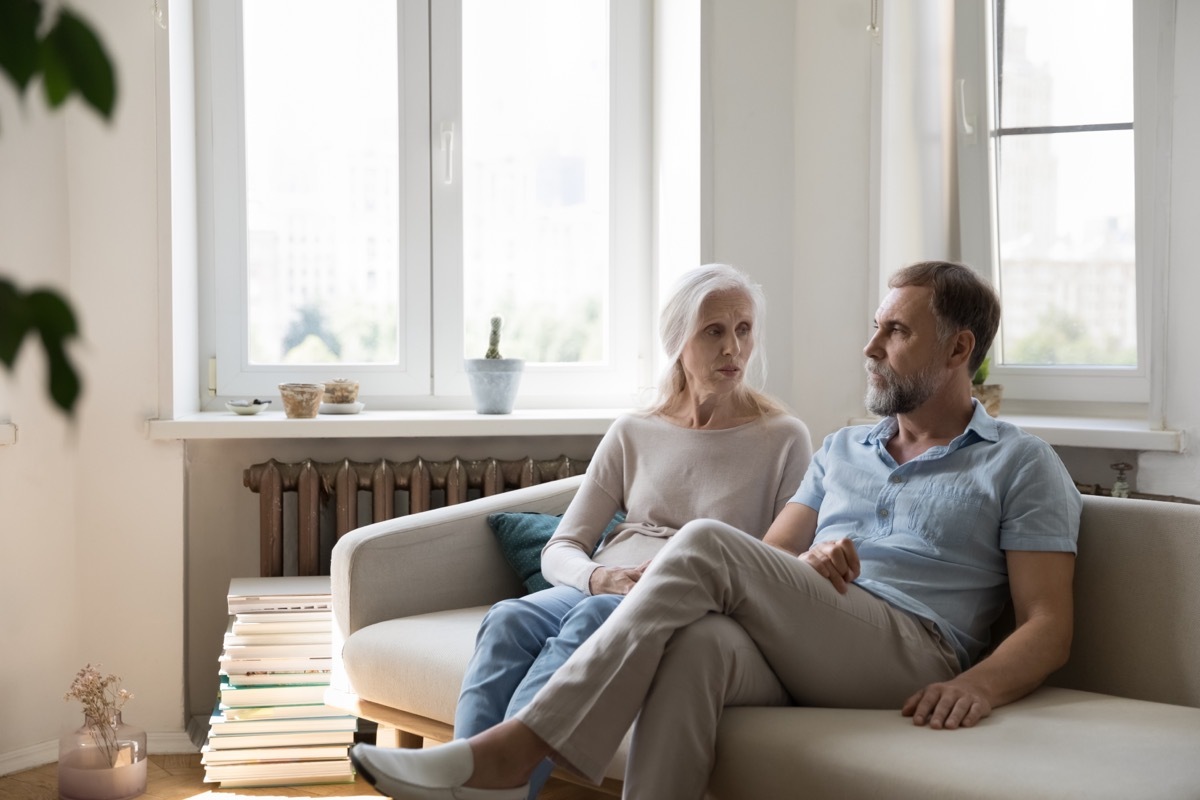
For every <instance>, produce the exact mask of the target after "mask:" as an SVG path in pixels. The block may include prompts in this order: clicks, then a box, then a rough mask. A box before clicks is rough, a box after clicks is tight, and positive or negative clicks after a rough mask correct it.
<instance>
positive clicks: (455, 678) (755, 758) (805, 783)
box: [328, 478, 1200, 800]
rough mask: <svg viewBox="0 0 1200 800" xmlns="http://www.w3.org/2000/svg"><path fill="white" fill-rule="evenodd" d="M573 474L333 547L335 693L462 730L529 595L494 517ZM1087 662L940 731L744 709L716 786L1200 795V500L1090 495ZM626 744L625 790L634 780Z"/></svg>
mask: <svg viewBox="0 0 1200 800" xmlns="http://www.w3.org/2000/svg"><path fill="white" fill-rule="evenodd" d="M580 480H581V479H580V478H568V479H565V480H561V481H556V482H554V483H548V484H543V485H540V486H535V487H531V488H529V489H521V490H518V491H513V492H509V493H507V494H503V495H497V496H494V497H489V498H483V499H480V500H474V501H471V502H469V503H465V504H462V505H458V506H451V507H447V508H443V509H438V510H435V511H428V512H425V513H422V514H417V515H413V516H409V517H402V518H398V519H395V520H391V521H387V522H381V523H377V524H374V525H369V526H366V527H364V528H360V529H358V530H356V531H353V532H351V533H349V534H347V535H346V536H345V537H344V538H343V539H342V540H341V541H340V542H339V543H338V544H337V546H336V547H335V549H334V553H333V567H332V571H333V596H334V606H335V620H336V622H335V642H334V656H335V659H336V660H337V662H338V664H337V670H336V673H335V678H334V682H333V686H332V687H331V689H330V693H329V697H328V699H329V701H330V702H331V703H332V704H334V705H339V706H342V707H345V708H350V709H353V710H354V711H355V713H357V714H359V715H360V716H363V717H366V718H369V719H373V720H375V721H377V722H379V723H381V725H380V740H381V741H382V742H384V743H387V744H396V745H404V746H414V745H419V743H420V739H421V737H426V738H431V739H435V740H445V739H446V738H448V737H449V736H450V732H451V723H452V719H453V713H454V706H455V700H456V698H457V693H458V687H459V682H460V679H461V677H462V672H463V669H464V666H465V664H466V661H467V658H468V657H469V655H470V653H471V650H472V647H473V643H474V635H475V631H476V628H477V626H478V624H479V621H480V619H481V618H482V616H483V614H484V612H485V611H486V610H487V608H488V606H489V605H490V604H492V603H493V602H495V601H497V600H500V599H502V598H505V597H512V596H515V595H517V594H518V593H519V592H520V591H521V585H520V583H519V582H518V580H517V578H516V576H515V575H514V574H513V572H512V570H511V569H510V568H509V567H508V565H507V564H506V563H505V561H504V559H503V557H502V556H501V553H500V550H499V548H498V546H497V544H496V542H495V539H494V538H493V536H492V533H491V531H490V529H489V528H488V525H487V522H486V516H487V515H488V514H489V513H493V512H497V511H512V510H519V511H541V512H546V513H561V512H562V511H563V509H565V508H566V506H567V503H568V502H569V501H570V499H571V497H572V495H573V494H574V492H575V489H576V487H577V486H578V485H579V481H580ZM1075 597H1076V631H1075V641H1074V646H1073V648H1072V655H1071V660H1070V662H1069V663H1068V664H1067V666H1066V667H1064V668H1063V669H1062V670H1061V671H1060V672H1058V673H1057V674H1055V675H1054V676H1053V677H1052V679H1051V680H1050V681H1049V685H1047V686H1045V687H1043V688H1041V689H1039V690H1037V691H1036V692H1034V693H1033V694H1032V695H1030V696H1029V697H1027V698H1025V699H1023V700H1021V701H1018V702H1017V703H1014V704H1012V705H1009V706H1006V707H1004V708H1000V709H998V710H996V712H995V713H994V714H993V715H992V716H991V717H990V718H988V719H987V720H985V721H984V722H983V723H981V724H980V725H979V726H978V727H976V728H973V729H970V730H959V731H932V730H928V729H925V728H917V727H914V726H913V725H912V724H911V722H910V721H909V720H907V719H904V718H902V717H901V716H900V714H899V712H898V711H894V710H884V711H855V710H843V709H826V708H735V709H729V710H728V711H727V712H726V714H725V715H724V718H723V721H722V723H721V728H720V731H719V738H718V742H717V750H718V757H717V765H716V769H715V770H714V772H713V774H712V779H711V782H710V787H709V788H710V793H711V795H712V796H713V797H716V798H722V799H724V800H745V799H747V798H754V800H767V799H768V798H792V797H808V798H859V797H861V798H882V797H886V798H921V800H928V798H941V797H944V798H956V799H958V798H1017V797H1031V798H1084V797H1086V798H1121V800H1130V799H1131V798H1138V799H1139V800H1148V799H1149V798H1179V799H1181V800H1182V799H1183V798H1187V799H1188V800H1196V799H1197V798H1200V506H1191V505H1184V504H1177V503H1161V502H1154V501H1148V500H1117V499H1112V498H1106V497H1085V498H1084V504H1083V520H1082V525H1081V529H1080V535H1079V558H1078V564H1077V571H1076V583H1075ZM624 761H625V756H624V750H622V752H621V753H620V754H618V756H617V758H616V759H615V760H614V762H613V764H612V766H611V767H610V770H609V773H608V774H609V775H610V778H609V780H608V781H606V784H605V785H606V786H607V787H609V788H612V789H614V791H616V790H619V778H620V776H621V773H622V769H623V766H624Z"/></svg>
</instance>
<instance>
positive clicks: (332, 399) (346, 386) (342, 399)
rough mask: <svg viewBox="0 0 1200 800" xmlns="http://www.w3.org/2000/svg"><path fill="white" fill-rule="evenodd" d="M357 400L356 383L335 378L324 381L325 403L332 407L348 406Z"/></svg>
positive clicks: (347, 379)
mask: <svg viewBox="0 0 1200 800" xmlns="http://www.w3.org/2000/svg"><path fill="white" fill-rule="evenodd" d="M357 400H358V381H352V380H350V379H349V378H336V379H334V380H332V381H325V402H326V403H330V404H333V405H349V404H351V403H354V402H355V401H357Z"/></svg>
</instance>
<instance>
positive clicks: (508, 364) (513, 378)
mask: <svg viewBox="0 0 1200 800" xmlns="http://www.w3.org/2000/svg"><path fill="white" fill-rule="evenodd" d="M463 365H464V366H465V367H466V369H467V381H468V382H469V383H470V384H471V396H472V397H473V398H475V411H476V412H477V413H479V414H511V413H512V409H513V401H514V400H516V399H517V388H518V387H519V386H520V385H521V371H522V370H523V369H525V360H524V359H521V358H466V359H463Z"/></svg>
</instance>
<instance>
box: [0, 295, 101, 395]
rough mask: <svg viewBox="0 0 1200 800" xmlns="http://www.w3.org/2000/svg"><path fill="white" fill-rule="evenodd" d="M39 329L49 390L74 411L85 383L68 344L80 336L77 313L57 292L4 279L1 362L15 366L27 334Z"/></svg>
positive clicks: (0, 309)
mask: <svg viewBox="0 0 1200 800" xmlns="http://www.w3.org/2000/svg"><path fill="white" fill-rule="evenodd" d="M35 330H36V331H37V332H38V334H39V335H40V337H41V341H42V349H43V350H44V351H45V354H46V361H47V364H48V366H49V368H50V369H49V376H48V384H49V385H48V387H47V388H48V389H49V391H50V397H51V398H52V399H53V400H54V402H55V404H56V405H57V406H58V407H59V408H61V409H62V410H63V411H65V412H66V413H68V414H70V413H71V412H72V410H73V409H74V407H75V402H76V401H77V400H78V399H79V394H80V392H81V389H82V384H81V382H80V379H79V374H78V373H77V372H76V370H75V367H74V365H72V363H71V359H70V357H69V356H68V355H67V350H66V344H67V342H69V341H70V340H71V339H74V338H75V337H77V336H78V335H79V326H78V324H77V323H76V321H75V312H73V311H72V310H71V306H70V305H69V304H68V303H67V301H66V300H65V299H64V298H63V297H62V296H61V295H59V294H58V293H57V292H55V291H53V290H50V289H35V290H33V291H31V292H29V293H28V294H25V293H24V292H22V291H21V290H20V289H18V288H17V287H16V286H14V285H13V284H12V283H10V282H9V281H6V280H0V362H3V363H4V365H5V366H6V367H8V368H9V369H12V367H13V364H14V363H16V359H17V354H18V353H19V352H20V349H21V343H22V342H23V341H24V339H25V336H26V335H27V334H30V333H32V332H34V331H35Z"/></svg>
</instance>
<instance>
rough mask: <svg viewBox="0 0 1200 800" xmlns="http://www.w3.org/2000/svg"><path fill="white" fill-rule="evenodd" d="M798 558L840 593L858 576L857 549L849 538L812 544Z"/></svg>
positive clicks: (844, 591) (843, 592)
mask: <svg viewBox="0 0 1200 800" xmlns="http://www.w3.org/2000/svg"><path fill="white" fill-rule="evenodd" d="M798 558H799V559H800V560H801V561H803V562H804V563H806V564H808V565H809V566H810V567H812V568H813V569H815V570H816V571H817V572H819V573H820V574H821V575H822V576H823V577H825V578H826V579H828V581H829V582H830V583H832V584H833V588H835V589H837V590H838V591H839V592H841V593H842V594H845V593H846V589H848V588H849V586H850V584H851V583H852V582H853V581H854V579H855V578H857V577H858V573H859V563H858V551H857V550H856V549H854V542H852V541H850V540H849V539H838V540H836V541H833V542H821V543H820V544H814V545H813V546H812V547H810V548H808V549H807V550H805V551H804V552H803V553H801V554H800V555H799V556H798Z"/></svg>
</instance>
